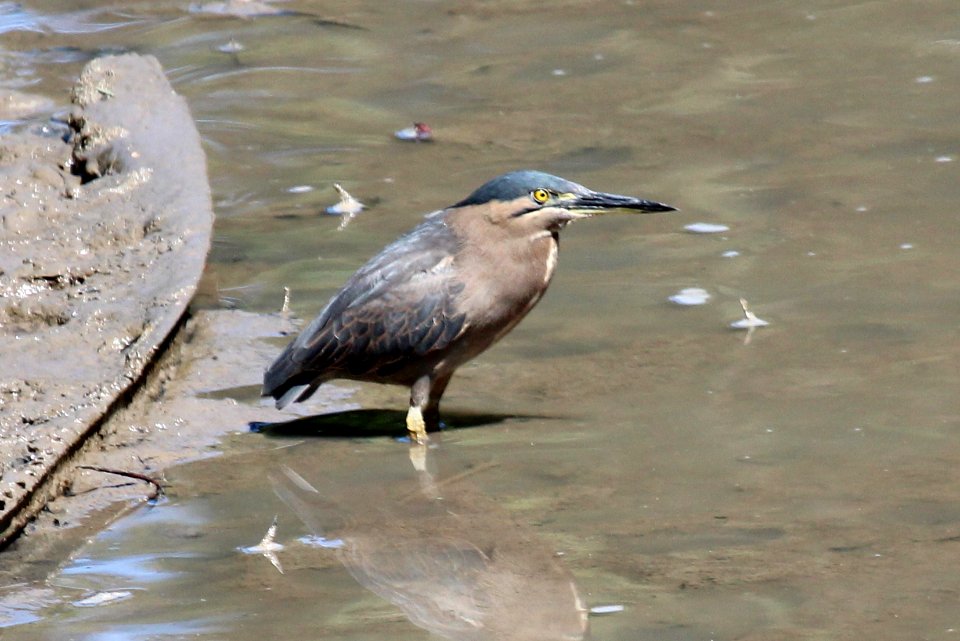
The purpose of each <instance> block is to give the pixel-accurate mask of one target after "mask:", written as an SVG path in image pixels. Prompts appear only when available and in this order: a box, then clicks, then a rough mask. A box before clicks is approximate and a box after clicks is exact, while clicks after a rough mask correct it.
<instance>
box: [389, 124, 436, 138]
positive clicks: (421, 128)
mask: <svg viewBox="0 0 960 641" xmlns="http://www.w3.org/2000/svg"><path fill="white" fill-rule="evenodd" d="M393 135H394V136H396V137H397V138H399V139H400V140H413V141H415V142H423V141H426V140H433V129H431V128H430V125H428V124H427V123H425V122H415V123H413V126H412V127H406V128H405V129H401V130H400V131H397V132H394V134H393Z"/></svg>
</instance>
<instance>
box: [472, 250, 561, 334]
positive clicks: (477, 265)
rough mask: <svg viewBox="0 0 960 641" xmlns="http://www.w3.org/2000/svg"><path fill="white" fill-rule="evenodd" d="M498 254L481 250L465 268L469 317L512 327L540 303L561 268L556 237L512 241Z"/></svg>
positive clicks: (497, 252) (498, 251)
mask: <svg viewBox="0 0 960 641" xmlns="http://www.w3.org/2000/svg"><path fill="white" fill-rule="evenodd" d="M496 250H497V251H490V250H487V251H478V252H476V253H474V254H473V255H472V256H469V257H468V259H467V260H465V261H464V262H463V263H462V264H461V265H460V267H461V270H462V271H461V277H462V278H463V280H464V282H465V283H466V287H465V293H466V294H467V296H466V297H465V298H464V299H463V303H464V307H465V308H466V309H467V310H469V311H470V312H473V313H472V314H469V316H468V317H470V316H472V317H474V318H485V319H488V320H489V321H490V323H491V324H494V325H504V326H510V327H512V326H513V325H514V324H515V323H516V321H519V320H520V319H521V318H523V316H524V315H526V313H527V312H528V311H530V309H532V308H533V306H534V305H536V304H537V302H538V301H539V300H540V297H541V296H542V295H543V293H544V292H545V291H546V289H547V286H548V285H549V284H550V281H551V279H552V278H553V273H554V271H555V270H556V266H557V254H558V243H557V238H556V236H555V235H554V234H551V233H549V232H544V233H543V234H541V235H539V236H537V237H534V238H530V239H527V238H523V239H516V240H512V241H511V242H509V243H504V244H503V245H500V246H499V247H497V248H496Z"/></svg>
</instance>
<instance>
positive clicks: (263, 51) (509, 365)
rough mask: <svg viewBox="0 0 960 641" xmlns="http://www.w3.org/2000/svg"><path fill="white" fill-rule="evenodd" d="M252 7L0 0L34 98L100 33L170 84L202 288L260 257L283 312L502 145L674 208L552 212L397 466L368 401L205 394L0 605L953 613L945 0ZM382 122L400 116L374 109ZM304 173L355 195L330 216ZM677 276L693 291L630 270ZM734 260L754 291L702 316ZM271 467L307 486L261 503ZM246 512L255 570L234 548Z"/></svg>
mask: <svg viewBox="0 0 960 641" xmlns="http://www.w3.org/2000/svg"><path fill="white" fill-rule="evenodd" d="M68 6H75V7H76V11H75V12H74V11H73V10H72V9H68V8H67V7H68ZM282 6H283V7H284V8H287V9H291V10H297V11H303V12H306V13H312V14H316V16H318V17H320V18H322V19H323V20H317V19H316V18H315V17H312V16H309V15H286V16H279V17H271V18H254V19H249V20H239V19H232V18H224V17H202V16H200V15H197V14H190V13H187V12H185V11H184V10H183V4H180V3H140V4H128V5H125V6H124V7H123V8H122V9H117V8H108V9H100V8H99V5H98V4H97V3H92V2H76V3H64V2H52V1H51V2H36V3H29V4H27V5H26V7H24V8H18V7H16V6H15V5H13V4H12V3H0V33H3V34H4V38H5V40H4V43H3V46H4V47H5V48H6V49H5V50H4V51H0V62H2V65H0V82H2V84H3V85H4V86H10V87H16V88H18V89H20V90H22V91H31V92H35V93H41V94H45V95H48V96H50V97H53V98H56V99H58V100H62V98H63V96H62V93H61V91H62V87H64V86H67V83H68V82H69V81H70V79H72V78H73V77H74V76H75V75H76V73H77V72H78V71H79V69H80V67H81V66H82V64H83V63H84V62H85V61H86V60H87V59H88V58H89V57H90V56H92V55H96V54H97V53H102V52H113V51H122V50H126V49H133V50H136V51H139V52H143V53H151V54H154V55H156V56H157V57H158V58H159V59H160V61H161V63H162V64H163V65H164V67H165V68H166V69H167V71H168V73H169V75H170V77H171V79H172V81H173V83H174V85H175V87H176V89H177V90H178V91H179V92H181V93H182V94H184V95H185V96H186V97H187V98H188V100H189V102H190V105H191V108H192V110H193V113H194V115H195V117H196V118H197V120H198V122H199V127H200V130H201V133H202V135H203V137H204V141H205V144H206V149H207V153H208V155H209V166H210V174H211V182H212V185H213V189H214V195H215V200H216V203H215V204H216V207H217V212H218V215H219V220H218V223H217V236H216V240H215V248H214V252H213V254H212V256H211V260H210V265H209V269H208V277H207V285H208V287H207V289H208V291H210V292H215V294H214V295H211V296H208V297H207V299H205V301H203V302H204V304H207V305H210V304H224V305H236V306H240V307H243V308H245V309H249V310H253V311H275V310H276V309H277V308H279V306H280V304H281V301H282V298H283V293H282V288H283V286H289V287H291V288H292V290H293V308H294V310H295V311H296V312H297V313H298V314H299V315H301V316H303V317H311V316H312V315H313V314H314V313H315V312H316V311H317V310H318V309H319V307H320V306H321V305H322V304H323V302H325V300H326V298H327V297H328V296H329V295H330V294H331V293H332V292H333V291H334V290H335V289H336V287H338V286H339V284H341V283H342V282H343V280H344V279H345V278H346V277H347V276H348V275H349V274H350V273H351V272H352V271H353V270H354V269H356V268H357V267H358V266H359V265H360V264H361V263H362V262H363V261H364V260H365V258H366V257H368V256H369V255H371V254H373V253H374V252H375V251H376V250H377V249H379V248H380V247H381V246H382V245H384V244H385V243H387V242H389V241H390V240H392V239H393V238H394V237H395V236H396V235H397V234H399V233H400V232H402V231H403V230H405V229H407V228H409V227H411V226H412V225H414V224H415V223H416V222H417V221H418V220H419V217H420V215H421V214H423V213H425V212H428V211H430V210H433V209H436V208H438V207H441V206H444V205H447V204H450V203H453V202H456V201H457V200H458V199H460V198H462V197H463V196H465V195H466V194H467V193H469V192H470V191H471V190H472V189H473V188H474V187H476V186H478V185H479V184H481V183H482V182H483V181H484V180H486V179H488V178H489V177H491V176H493V175H496V174H497V173H500V172H502V171H505V170H508V169H512V168H518V167H536V168H540V169H544V170H547V171H551V172H553V173H558V174H561V175H563V176H565V177H568V178H571V179H574V180H577V181H578V182H583V183H584V184H587V185H588V186H591V187H594V188H597V189H601V190H605V191H614V192H621V193H630V194H636V195H641V196H645V197H650V198H655V199H659V200H663V201H665V202H669V203H671V204H673V205H676V206H678V207H680V208H681V209H682V212H681V213H679V214H673V215H661V216H650V217H643V218H636V217H627V216H624V217H605V218H603V219H600V220H592V221H586V222H583V223H579V224H577V225H575V226H574V227H572V228H570V229H569V230H567V231H566V232H565V233H564V241H563V252H562V257H561V260H560V267H559V269H558V273H557V276H556V279H555V281H554V284H553V286H552V287H551V291H550V293H549V294H548V295H547V297H546V298H545V299H544V300H543V302H542V303H541V304H540V305H539V306H538V308H537V309H536V310H535V311H534V312H533V313H532V314H531V315H530V317H529V318H528V319H526V320H525V321H524V322H523V323H522V324H521V325H520V326H519V327H518V328H517V329H516V330H515V331H514V332H513V333H512V334H511V335H510V336H509V337H508V338H506V339H505V340H504V341H503V342H502V343H501V344H500V345H498V346H497V347H495V348H493V349H492V350H491V351H490V352H488V353H487V354H484V355H483V356H482V357H481V358H479V359H478V360H477V361H475V362H474V363H472V364H470V365H468V366H466V367H464V368H463V369H462V370H461V371H460V372H459V373H458V374H457V376H455V377H454V380H453V382H452V384H451V387H450V389H449V391H448V393H447V395H446V397H445V399H444V400H445V404H444V409H445V410H446V411H447V412H448V421H449V422H450V423H451V424H452V425H453V429H450V430H448V431H447V432H445V433H444V434H442V435H441V437H440V438H439V440H438V443H437V446H436V447H435V448H434V449H432V450H431V451H430V457H429V460H428V461H427V466H428V470H430V471H431V472H432V477H433V480H432V481H430V480H429V477H426V476H425V475H424V474H418V473H417V472H416V471H415V469H414V467H413V465H412V464H411V461H410V460H409V458H408V457H409V454H408V450H407V447H406V446H405V445H404V444H402V443H398V442H396V441H394V440H393V439H392V438H391V437H390V436H388V435H383V434H376V435H368V436H362V437H357V438H326V437H324V438H319V437H316V436H315V435H311V434H310V433H301V434H296V435H292V436H286V437H268V436H265V435H261V434H250V433H245V432H244V431H243V430H244V429H245V426H237V429H238V433H237V434H235V435H233V436H231V437H230V438H229V439H228V440H227V441H226V442H225V443H224V446H223V455H222V456H220V457H219V458H216V459H212V460H206V461H203V462H200V463H196V464H193V465H189V466H185V467H182V468H179V469H177V470H174V471H172V472H171V473H170V474H168V479H169V480H171V482H172V487H171V491H170V496H169V498H168V499H167V500H166V501H165V502H163V503H161V504H159V505H156V506H152V507H148V508H144V509H141V510H138V511H136V512H134V513H133V514H131V515H129V516H127V517H125V518H123V519H121V520H119V521H117V522H116V523H114V524H113V525H112V526H111V527H110V528H109V529H108V530H107V531H105V532H103V533H102V534H100V535H99V536H97V537H95V538H94V539H93V540H91V542H90V543H89V544H88V545H86V546H84V547H83V548H82V549H81V550H79V551H78V552H77V553H76V555H75V556H74V557H73V558H71V559H69V560H66V561H65V562H64V565H63V569H62V570H61V571H60V572H58V573H56V574H55V575H54V576H52V577H51V578H50V579H49V580H48V581H46V582H45V583H43V584H30V585H26V586H16V587H13V588H8V589H7V590H5V591H4V595H5V596H6V597H7V598H6V600H5V601H4V602H5V603H17V604H18V605H17V609H16V611H13V610H0V621H4V620H5V621H7V624H8V625H9V626H10V627H6V628H3V629H0V636H2V637H3V638H4V639H78V640H79V639H84V640H88V639H89V640H112V639H147V638H150V639H179V638H187V637H190V638H201V639H225V638H229V639H258V638H264V637H268V638H272V637H274V636H279V635H281V634H282V635H284V636H291V637H296V636H303V637H307V638H352V639H383V638H426V637H427V636H428V634H429V633H428V632H427V630H432V631H433V632H434V633H436V634H441V635H442V634H444V632H442V631H441V628H440V627H439V626H438V624H437V620H438V619H440V620H446V621H447V622H448V623H449V621H450V620H455V621H457V622H458V623H459V624H460V625H461V626H463V625H466V626H468V627H469V626H471V625H472V628H470V629H469V630H468V629H467V628H463V629H457V630H456V631H455V632H454V633H451V632H449V628H443V630H447V632H445V634H448V635H453V636H450V637H449V638H477V639H481V638H517V639H526V638H537V637H536V635H534V634H533V632H535V631H537V630H540V631H545V633H544V634H543V635H542V637H545V638H558V637H571V638H576V637H577V636H578V634H579V632H578V631H577V625H578V621H579V618H578V617H579V614H578V611H577V606H576V599H575V598H574V596H572V595H574V594H575V595H578V596H579V599H580V600H581V601H582V605H583V606H584V607H585V608H589V607H593V606H604V605H623V606H624V610H623V611H622V612H619V613H613V614H609V615H606V616H593V617H591V619H590V628H591V637H592V638H597V639H637V638H651V639H691V640H692V639H704V640H706V639H761V638H762V639H799V638H804V639H807V638H831V639H862V638H874V639H896V640H900V639H904V638H925V639H940V638H952V637H953V636H955V635H956V634H957V632H956V631H957V630H960V607H958V606H960V578H958V575H957V572H956V570H955V568H956V567H957V564H958V562H960V543H958V541H960V509H958V507H957V506H958V505H960V503H958V500H960V483H958V480H960V472H958V470H960V465H958V463H960V448H958V447H957V438H958V435H960V404H958V401H957V393H956V390H957V389H958V383H960V380H958V378H960V369H958V367H957V364H956V363H957V358H958V356H960V354H958V352H960V348H958V343H957V340H956V331H957V321H956V319H957V317H958V312H960V296H958V289H960V280H958V279H957V271H958V267H960V259H958V258H957V252H956V244H957V243H956V238H957V234H958V231H960V218H958V217H957V216H956V211H955V207H956V203H957V201H958V196H960V187H958V185H960V181H958V180H957V168H958V162H960V136H958V133H957V128H956V105H957V104H958V98H960V89H958V87H960V82H958V81H960V77H958V76H960V66H958V64H957V63H958V59H960V40H958V38H960V35H958V34H960V31H958V29H960V23H958V21H957V19H956V18H957V14H956V7H955V5H954V4H953V3H951V2H945V1H944V2H928V3H924V4H923V5H922V7H918V6H916V5H911V4H909V3H901V2H896V1H894V0H888V1H876V2H855V3H852V2H847V3H843V2H816V1H815V2H808V3H806V4H804V5H803V6H798V5H797V4H796V3H790V2H770V3H764V4H763V6H762V7H759V8H758V6H757V3H754V2H744V1H731V2H721V3H683V4H680V3H675V2H627V3H618V4H603V5H599V6H598V5H596V4H595V3H577V2H564V3H557V4H555V5H551V9H550V10H544V9H542V8H539V3H515V2H509V3H508V2H482V3H480V2H477V3H474V2H463V3H452V4H451V3H436V2H419V3H402V4H401V3H396V4H393V3H377V2H368V3H330V4H327V3H325V4H324V5H323V6H322V7H321V6H319V5H315V4H313V3H287V4H284V5H282ZM232 41H235V42H237V43H240V44H241V45H242V46H243V49H242V50H241V51H239V52H236V53H223V52H221V51H219V50H218V48H220V47H223V46H224V45H227V44H229V43H231V42H232ZM228 48H235V47H228ZM417 120H423V121H426V122H428V123H429V124H430V125H431V126H432V127H433V129H434V132H435V136H436V141H435V142H433V143H426V144H424V143H421V144H415V143H403V142H399V141H396V140H394V139H393V137H392V132H393V131H395V130H397V129H401V128H403V127H406V126H408V125H409V124H410V123H412V122H414V121H417ZM334 182H338V183H341V184H342V185H343V186H344V187H345V188H347V189H348V190H349V191H350V192H351V193H352V194H353V195H354V196H356V197H357V198H359V199H360V200H361V201H364V202H366V203H368V204H371V205H373V206H372V207H371V209H369V210H368V211H365V212H363V213H361V214H360V215H359V216H358V217H357V218H356V219H355V220H353V221H352V222H351V224H350V225H349V226H348V227H346V228H345V229H344V230H343V231H338V230H337V226H338V224H339V220H337V219H336V218H334V217H330V216H325V215H323V214H322V213H320V212H321V210H322V209H323V208H324V207H326V206H327V205H330V204H332V203H334V202H336V194H335V192H334V191H333V188H332V184H333V183H334ZM303 186H309V187H312V189H311V190H305V189H303V188H302V187H303ZM298 187H300V188H299V189H298ZM692 223H710V224H720V225H726V226H728V227H729V230H728V231H725V232H722V233H714V234H696V233H690V232H689V231H687V230H685V228H684V227H685V226H686V225H690V224H692ZM733 252H738V253H737V254H735V255H733ZM693 287H698V288H702V289H704V290H706V291H707V292H708V293H709V294H710V298H709V299H708V300H707V301H706V303H705V304H703V305H696V306H680V305H675V304H673V303H671V302H670V301H669V300H668V298H669V297H670V296H672V295H674V294H676V293H677V292H679V291H681V290H683V289H685V288H693ZM741 297H743V298H746V299H747V300H748V301H749V304H750V307H751V309H752V310H753V311H754V312H755V313H756V314H757V315H758V316H759V317H760V318H763V319H765V320H767V321H769V322H770V325H769V326H768V327H763V328H759V329H757V330H756V331H754V332H753V333H751V334H749V335H748V334H747V333H746V332H742V331H739V332H738V331H734V330H731V329H730V328H729V324H730V323H731V322H732V321H735V320H737V319H739V318H742V311H741V309H740V304H739V302H738V300H739V298H741ZM748 338H749V340H746V339H748ZM353 400H355V401H356V402H358V403H359V404H360V405H362V406H363V407H367V408H383V409H389V410H401V409H403V407H404V404H405V391H404V390H399V389H380V388H375V387H362V388H359V389H358V391H357V392H356V394H355V395H354V397H353ZM368 417H369V415H366V414H362V413H359V414H354V415H352V416H351V417H350V418H353V419H356V420H359V421H361V422H362V421H364V420H366V419H367V418H368ZM467 426H470V427H469V429H467ZM285 467H286V468H290V469H292V470H295V471H296V472H297V473H298V474H300V475H302V476H303V477H304V478H305V479H306V480H307V481H308V482H309V483H310V484H311V485H313V486H315V487H316V488H317V489H318V490H320V492H319V493H318V494H317V496H319V497H320V498H317V496H314V495H312V494H311V493H309V492H308V493H307V497H308V498H310V497H312V498H314V499H315V500H314V501H313V502H311V503H310V504H309V505H308V506H304V505H299V504H297V503H296V502H292V503H291V504H288V503H285V502H284V501H283V500H282V498H281V497H282V496H287V498H288V500H289V498H290V497H289V493H288V494H286V495H285V494H284V490H283V489H282V484H283V483H285V482H286V481H284V479H287V480H289V477H287V476H285V475H284V472H283V470H284V469H285ZM271 479H272V480H271ZM278 483H279V484H280V485H276V484H278ZM431 483H433V484H434V485H433V486H431ZM431 487H433V489H431ZM299 489H300V491H301V492H303V491H304V489H303V488H302V487H301V488H299ZM438 497H439V498H438ZM436 503H443V505H444V506H445V507H447V506H452V509H449V510H446V511H444V510H437V508H436V505H435V504H436ZM298 505H299V506H298ZM409 505H413V506H415V509H412V514H413V515H414V516H415V517H416V518H414V519H412V520H408V521H405V520H404V519H409V518H410V513H408V512H406V511H404V510H405V509H406V508H405V506H409ZM398 506H399V507H398ZM444 514H446V517H444V516H443V515H444ZM274 515H277V516H278V531H277V539H276V540H277V542H278V543H280V544H282V545H283V546H284V549H282V550H280V551H279V552H277V553H276V555H277V559H278V561H279V563H280V565H281V566H282V567H283V569H284V573H283V574H281V573H280V572H279V571H278V570H277V569H275V567H274V566H273V565H272V564H271V562H270V560H268V559H267V558H264V557H263V556H261V555H258V554H245V553H244V552H242V551H240V550H239V548H242V547H247V546H255V545H256V544H257V542H258V541H259V540H260V539H261V537H262V536H263V534H264V532H265V531H266V529H267V527H268V526H269V525H270V523H271V521H272V519H273V517H274ZM481 523H482V524H483V525H482V526H481V525H480V524H481ZM406 535H413V536H412V537H408V536H406ZM304 537H307V538H304ZM310 537H312V538H310ZM317 537H324V539H323V540H324V541H326V542H327V543H331V542H335V541H336V540H338V539H339V540H341V541H343V542H344V546H343V547H324V546H323V545H319V544H318V542H319V541H320V539H318V538H317ZM418 540H419V541H420V543H419V544H418ZM351 546H352V547H351ZM351 550H352V551H353V557H350V553H351V552H350V551H351ZM418 551H419V552H418ZM502 557H506V561H505V562H503V563H500V560H501V558H502ZM350 558H354V561H353V564H352V565H351V561H350ZM356 559H363V560H365V561H366V564H364V563H360V562H359V561H356ZM371 577H379V578H371ZM384 577H386V578H384ZM398 584H400V587H398ZM571 586H572V587H571ZM11 594H18V595H20V597H19V598H13V597H10V596H9V595H11ZM23 595H27V596H26V597H24V596H23ZM498 597H499V598H498ZM91 599H92V600H91ZM428 604H435V605H436V607H435V608H433V609H432V610H431V609H430V608H427V607H426V606H427V605H428ZM418 608H419V609H418ZM471 608H473V609H471ZM478 609H479V610H482V611H483V612H484V613H494V614H495V616H494V617H493V619H491V620H495V621H496V622H497V626H500V627H491V626H493V624H492V623H486V622H485V621H487V620H486V619H483V617H482V616H481V614H479V613H478ZM431 613H432V616H431ZM437 613H440V614H437ZM444 617H446V619H444ZM538 617H543V618H538ZM465 621H466V622H467V623H464V622H465ZM470 621H473V622H474V623H473V624H471V623H469V622H470ZM478 621H481V622H484V623H483V624H482V625H480V624H477V622H478ZM542 621H551V622H554V623H556V624H557V626H558V628H557V629H551V628H548V627H547V625H546V624H545V623H542ZM531 622H535V623H534V624H531ZM431 626H433V627H431ZM491 629H492V630H494V631H495V632H490V630H491ZM484 630H486V631H487V632H484ZM484 634H486V635H487V636H484Z"/></svg>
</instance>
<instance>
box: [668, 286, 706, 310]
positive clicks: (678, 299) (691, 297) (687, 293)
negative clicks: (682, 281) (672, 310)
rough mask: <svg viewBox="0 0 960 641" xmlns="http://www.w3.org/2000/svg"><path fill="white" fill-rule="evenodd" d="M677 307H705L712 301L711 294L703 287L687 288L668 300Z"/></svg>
mask: <svg viewBox="0 0 960 641" xmlns="http://www.w3.org/2000/svg"><path fill="white" fill-rule="evenodd" d="M668 300H669V301H670V302H671V303H675V304H677V305H684V306H691V305H704V304H705V303H706V302H707V301H708V300H710V292H708V291H707V290H705V289H703V288H701V287H686V288H684V289H681V290H680V291H679V292H677V293H676V294H674V295H673V296H671V297H670V298H669V299H668Z"/></svg>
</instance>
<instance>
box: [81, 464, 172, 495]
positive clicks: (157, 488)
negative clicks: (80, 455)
mask: <svg viewBox="0 0 960 641" xmlns="http://www.w3.org/2000/svg"><path fill="white" fill-rule="evenodd" d="M77 467H78V468H80V469H81V470H93V471H94V472H103V473H104V474H116V475H117V476H125V477H127V478H130V479H137V480H138V481H144V482H146V483H149V484H150V485H152V486H153V489H154V491H153V493H152V494H151V495H150V496H148V497H147V499H148V500H151V501H152V500H154V499H156V498H159V497H161V496H163V485H161V484H160V481H158V480H157V479H155V478H152V477H150V476H147V475H146V474H140V473H138V472H127V471H125V470H114V469H111V468H109V467H98V466H96V465H78V466H77Z"/></svg>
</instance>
